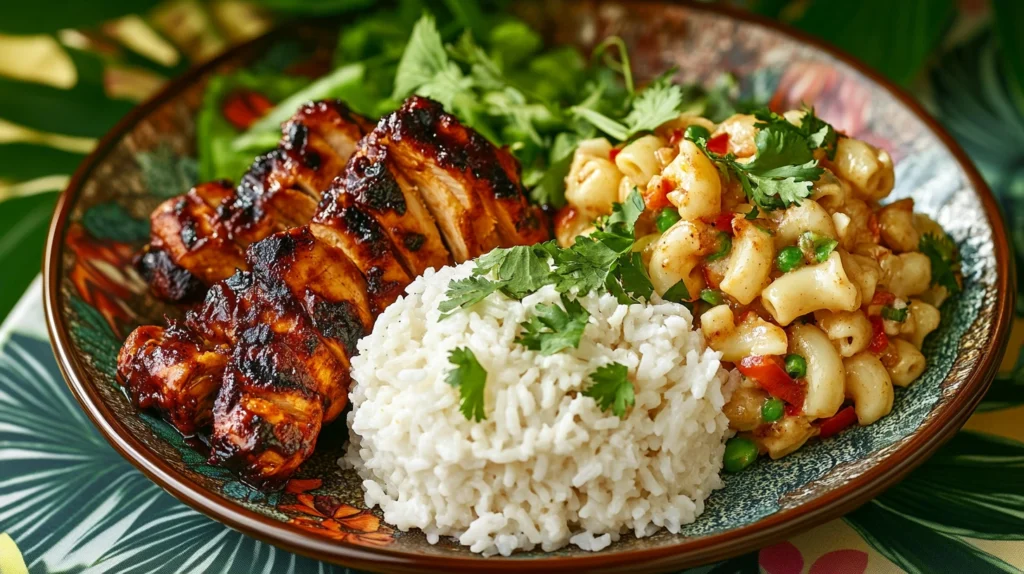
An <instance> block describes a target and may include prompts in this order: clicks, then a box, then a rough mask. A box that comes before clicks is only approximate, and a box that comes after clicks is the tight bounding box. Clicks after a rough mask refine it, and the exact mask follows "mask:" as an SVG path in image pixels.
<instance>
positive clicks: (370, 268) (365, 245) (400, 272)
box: [309, 180, 412, 316]
mask: <svg viewBox="0 0 1024 574" xmlns="http://www.w3.org/2000/svg"><path fill="white" fill-rule="evenodd" d="M309 229H310V231H311V232H312V233H313V235H314V236H315V237H316V238H317V239H319V240H320V241H322V242H324V243H326V244H327V245H330V246H331V247H333V248H335V249H339V250H341V252H343V253H344V254H345V255H346V256H347V257H348V258H349V259H350V260H352V262H353V263H355V266H356V267H357V268H358V269H359V271H360V272H362V274H363V277H365V278H366V293H367V296H368V297H369V301H370V310H371V312H372V313H373V315H374V316H376V315H377V314H378V313H380V312H382V311H383V310H384V309H385V308H387V306H388V305H390V304H391V303H393V302H394V301H395V299H397V298H398V296H399V295H401V294H402V291H403V290H404V289H405V287H406V286H407V285H409V283H411V282H412V277H410V275H409V274H408V273H407V272H406V270H405V268H403V267H402V265H401V263H399V261H398V258H397V256H396V254H395V250H394V248H393V246H392V244H391V240H390V239H389V238H388V235H387V234H386V233H385V232H384V229H383V228H381V226H380V224H379V223H377V220H376V219H374V218H373V216H371V215H370V214H369V213H367V211H366V210H365V209H363V208H362V207H360V206H359V205H357V204H356V200H355V197H354V196H353V195H351V194H349V193H347V192H346V190H345V187H344V183H343V181H342V180H338V181H336V182H335V185H333V186H331V188H330V189H328V190H327V191H325V192H324V198H323V200H321V201H320V209H319V210H318V211H317V214H316V217H314V218H313V221H312V223H310V224H309Z"/></svg>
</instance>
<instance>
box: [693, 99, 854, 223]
mask: <svg viewBox="0 0 1024 574" xmlns="http://www.w3.org/2000/svg"><path fill="white" fill-rule="evenodd" d="M754 117H756V118H757V119H758V123H756V124H754V125H755V127H757V128H758V131H757V134H756V135H755V136H754V145H755V147H756V149H757V151H756V153H755V155H754V157H753V158H752V159H751V160H750V161H746V162H743V161H739V160H738V159H737V158H736V156H735V155H733V154H732V153H728V154H725V155H722V154H717V153H715V152H713V151H710V150H708V147H707V144H708V140H707V138H705V137H701V136H698V137H694V138H693V139H691V141H693V143H694V144H696V145H697V147H699V148H700V150H701V151H703V152H704V154H705V155H707V156H708V158H710V159H711V161H713V162H714V163H715V164H716V165H717V166H718V168H719V170H720V171H721V172H722V173H723V175H725V176H726V177H730V178H735V179H736V180H737V181H738V182H739V183H740V186H741V187H742V188H743V192H744V194H746V196H747V198H748V199H750V201H751V202H753V203H754V206H755V207H757V208H760V209H762V210H765V211H771V210H774V209H783V208H785V207H788V206H790V205H794V204H798V203H800V200H801V199H804V198H807V197H809V196H810V195H811V191H812V186H813V184H814V182H815V181H817V180H818V178H819V177H821V174H822V173H823V172H824V169H823V168H822V167H820V166H819V165H818V160H817V158H815V156H814V151H815V150H817V149H819V148H822V149H824V150H825V153H826V155H827V154H830V153H832V154H834V153H835V142H836V138H837V137H838V136H837V134H836V132H835V130H834V129H833V128H832V126H831V125H829V124H827V123H826V122H824V121H822V120H821V119H820V118H818V117H817V116H816V115H814V109H813V108H805V115H804V117H803V120H802V123H801V124H800V125H799V126H796V125H794V124H791V123H789V121H787V120H786V118H784V117H782V116H780V115H778V114H776V113H774V112H771V111H769V110H767V109H763V110H756V111H754Z"/></svg>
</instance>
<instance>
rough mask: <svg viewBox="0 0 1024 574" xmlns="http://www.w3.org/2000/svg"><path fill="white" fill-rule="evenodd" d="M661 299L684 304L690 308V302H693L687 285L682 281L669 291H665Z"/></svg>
mask: <svg viewBox="0 0 1024 574" xmlns="http://www.w3.org/2000/svg"><path fill="white" fill-rule="evenodd" d="M661 298H662V299H664V300H666V301H669V302H671V303H682V304H683V305H686V306H687V307H690V301H691V300H692V298H691V296H690V290H689V289H687V288H686V283H684V282H683V281H682V280H680V281H679V282H678V283H676V284H675V285H673V286H671V287H669V288H668V291H665V294H664V295H662V296H661Z"/></svg>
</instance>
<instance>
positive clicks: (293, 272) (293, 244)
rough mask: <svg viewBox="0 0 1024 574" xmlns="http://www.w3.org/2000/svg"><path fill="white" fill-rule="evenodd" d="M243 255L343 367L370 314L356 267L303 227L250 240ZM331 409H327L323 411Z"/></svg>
mask: <svg viewBox="0 0 1024 574" xmlns="http://www.w3.org/2000/svg"><path fill="white" fill-rule="evenodd" d="M248 256H249V262H250V264H251V265H252V267H253V270H254V271H253V274H254V275H256V277H257V281H258V282H260V283H261V284H267V285H271V284H274V285H277V284H280V285H283V286H284V288H285V289H286V290H287V292H288V293H287V296H288V297H290V298H291V299H293V300H294V301H296V302H297V303H298V305H299V306H300V307H301V308H302V311H303V313H304V314H305V315H306V316H307V317H308V318H309V319H310V320H311V321H312V326H313V327H314V329H315V330H316V331H317V332H318V333H319V334H320V335H321V338H322V339H323V343H324V344H326V345H327V347H328V349H329V350H330V351H331V352H332V353H334V355H335V357H336V358H337V359H338V361H339V362H341V363H342V364H344V365H345V366H346V367H347V366H348V365H349V359H350V358H351V357H352V356H353V355H354V354H355V342H356V341H358V340H359V339H360V338H362V337H363V336H364V335H365V334H366V333H368V332H369V330H370V327H371V326H372V325H373V319H374V315H373V314H372V313H371V311H370V300H369V296H368V295H367V285H366V281H365V280H364V279H363V276H362V275H361V274H360V272H359V269H357V268H356V266H355V265H354V264H353V263H352V262H351V261H350V260H349V259H348V258H347V257H346V256H345V254H344V253H343V252H341V251H339V250H338V249H335V248H333V247H331V246H329V245H326V244H324V243H323V242H321V241H320V240H318V239H317V238H316V237H314V236H313V233H312V232H311V231H310V230H309V228H308V227H301V228H296V229H292V230H289V231H287V232H285V233H280V234H277V235H273V236H271V237H268V238H267V239H264V240H263V241H261V242H259V243H256V244H254V245H252V246H251V247H250V248H249V253H248ZM336 414H337V413H335V412H333V411H329V412H328V413H327V417H328V418H329V419H332V418H334V416H335V415H336Z"/></svg>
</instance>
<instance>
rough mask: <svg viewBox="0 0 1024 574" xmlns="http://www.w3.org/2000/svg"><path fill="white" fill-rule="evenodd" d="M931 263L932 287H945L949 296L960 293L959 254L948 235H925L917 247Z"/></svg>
mask: <svg viewBox="0 0 1024 574" xmlns="http://www.w3.org/2000/svg"><path fill="white" fill-rule="evenodd" d="M918 248H919V249H920V250H921V253H924V254H925V255H927V256H928V259H929V260H930V261H931V263H932V283H931V284H932V285H939V286H942V287H945V288H946V290H947V291H949V294H950V295H956V294H957V293H959V292H960V289H961V287H960V281H959V280H958V279H957V276H958V275H959V274H960V252H959V250H958V249H957V248H956V244H955V243H953V240H952V239H950V238H949V236H948V235H945V234H943V235H937V234H933V233H926V234H924V235H922V236H921V241H920V243H919V245H918Z"/></svg>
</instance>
